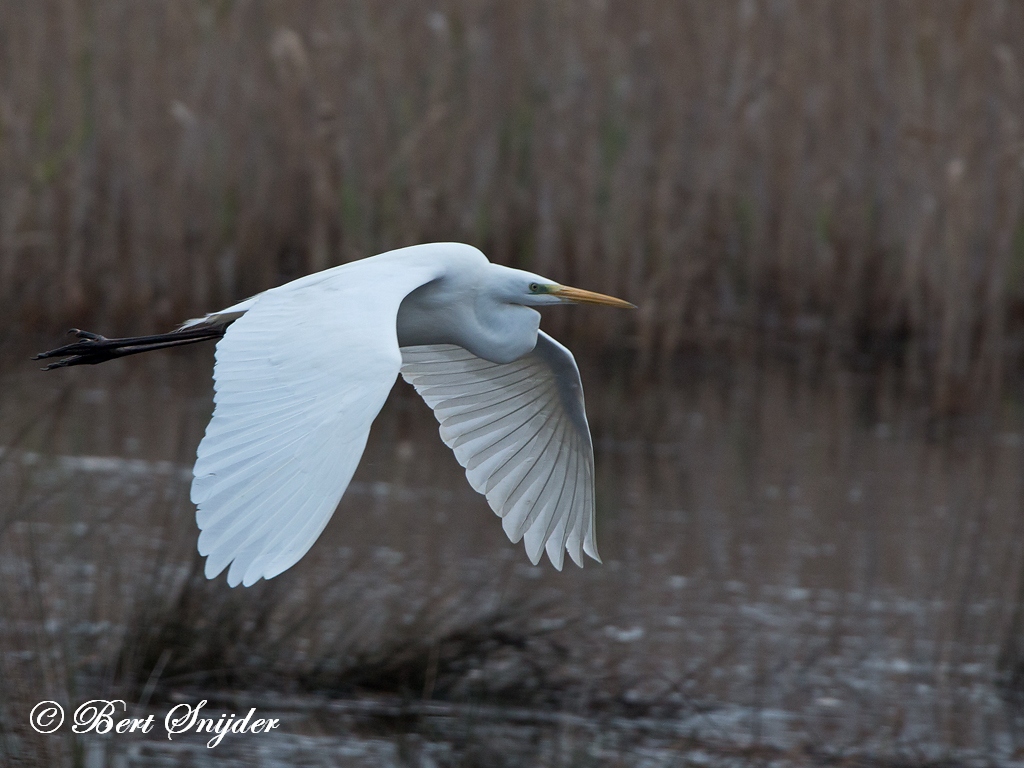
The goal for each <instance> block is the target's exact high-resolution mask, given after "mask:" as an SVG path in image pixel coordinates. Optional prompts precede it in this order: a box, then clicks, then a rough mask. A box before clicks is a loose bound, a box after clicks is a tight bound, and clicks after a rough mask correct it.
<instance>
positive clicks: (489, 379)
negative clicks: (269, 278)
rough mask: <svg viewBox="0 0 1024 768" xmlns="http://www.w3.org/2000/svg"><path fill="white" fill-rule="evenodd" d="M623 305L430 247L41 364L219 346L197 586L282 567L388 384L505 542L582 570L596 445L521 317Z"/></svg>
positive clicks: (563, 365) (324, 513)
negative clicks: (416, 403) (448, 452)
mask: <svg viewBox="0 0 1024 768" xmlns="http://www.w3.org/2000/svg"><path fill="white" fill-rule="evenodd" d="M566 303H569V304H581V303H582V304H603V305H606V306H611V307H632V306H633V305H632V304H630V303H629V302H626V301H623V300H621V299H616V298H612V297H611V296H604V295H602V294H599V293H591V292H590V291H584V290H580V289H578V288H569V287H566V286H562V285H559V284H557V283H555V282H552V281H551V280H548V279H547V278H544V277H541V276H539V275H534V274H531V273H529V272H524V271H521V270H518V269H510V268H508V267H503V266H499V265H497V264H492V263H490V262H489V261H488V260H487V257H486V256H484V255H483V254H482V253H481V252H480V251H478V250H477V249H476V248H473V247H471V246H468V245H462V244H460V243H432V244H426V245H416V246H412V247H409V248H401V249H398V250H395V251H390V252H388V253H383V254H380V255H379V256H372V257H370V258H367V259H362V260H360V261H354V262H351V263H349V264H343V265H341V266H338V267H334V268H332V269H327V270H324V271H323V272H318V273H316V274H313V275H309V276H307V277H303V278H300V279H298V280H294V281H292V282H290V283H287V284H285V285H282V286H279V287H277V288H272V289H270V290H268V291H265V292H263V293H261V294H258V295H257V296H254V297H252V298H250V299H247V300H246V301H243V302H241V303H240V304H235V305H234V306H231V307H228V308H227V309H224V310H221V311H220V312H213V313H211V314H209V315H207V316H206V317H203V318H199V319H196V320H190V321H189V322H187V323H185V325H183V326H182V327H181V328H179V329H178V330H177V331H174V332H172V333H167V334H161V335H157V336H140V337H134V338H128V339H107V338H104V337H102V336H99V335H97V334H92V333H87V332H85V331H74V332H75V333H77V334H78V336H79V338H80V339H81V341H78V342H75V343H73V344H69V345H67V346H64V347H61V348H60V349H55V350H51V351H49V352H44V353H42V354H41V355H38V356H37V358H36V359H39V358H49V357H60V356H63V355H67V356H68V357H65V358H64V359H61V360H59V361H58V362H55V363H52V364H51V365H50V366H49V368H57V367H64V366H69V365H79V364H84V363H99V362H103V361H104V360H109V359H112V358H114V357H121V356H124V355H130V354H136V353H138V352H145V351H149V350H152V349H160V348H163V347H169V346H178V345H182V344H190V343H193V342H196V341H203V340H205V339H211V338H219V339H220V340H219V341H218V342H217V351H216V364H215V366H214V369H213V378H214V390H215V392H216V394H215V395H214V403H215V408H214V412H213V418H212V419H211V421H210V423H209V425H208V426H207V428H206V435H205V436H204V437H203V439H202V442H200V444H199V449H198V452H197V454H198V457H197V460H196V463H195V468H194V470H193V480H192V492H191V498H192V501H193V503H195V504H196V506H197V507H198V510H197V512H196V521H197V522H198V524H199V528H200V529H201V531H202V533H201V534H200V536H199V552H200V554H202V555H205V556H206V558H207V559H206V576H207V577H208V578H214V577H215V576H217V575H218V574H219V573H221V571H223V570H224V568H225V567H227V566H228V565H230V569H229V570H228V577H227V579H228V584H230V585H231V586H232V587H234V586H236V585H238V584H239V583H241V584H244V585H245V586H249V585H251V584H253V583H255V582H256V581H257V580H259V579H260V578H267V579H269V578H272V577H273V576H276V575H277V574H279V573H281V572H282V571H284V570H286V569H288V568H290V567H291V566H292V565H294V564H295V563H296V562H297V561H298V560H299V559H300V558H301V557H302V556H303V555H304V554H305V553H306V552H307V551H308V550H309V548H310V547H311V546H312V545H313V542H315V541H316V539H317V537H319V535H320V533H321V531H323V529H324V526H325V525H326V524H327V521H328V519H329V518H330V517H331V515H332V514H333V512H334V509H335V507H337V505H338V502H339V501H340V499H341V496H342V494H343V493H344V492H345V488H346V487H347V486H348V484H349V481H350V480H351V479H352V474H353V473H354V472H355V469H356V465H357V464H358V463H359V458H360V456H361V455H362V453H363V448H364V447H365V445H366V439H367V436H368V434H369V431H370V424H371V423H372V422H373V420H374V418H375V417H376V416H377V413H378V412H379V411H380V409H381V406H383V404H384V400H385V399H386V398H387V395H388V392H389V391H390V390H391V387H392V385H393V383H394V381H395V378H396V377H397V375H398V374H399V373H401V375H402V377H403V378H404V379H405V380H406V381H407V382H409V383H410V384H412V386H413V387H415V389H416V391H417V392H419V394H420V395H421V396H422V397H423V399H424V400H425V401H426V402H427V405H429V406H430V407H431V409H433V412H434V415H435V416H436V417H437V420H438V421H439V422H440V432H441V439H442V440H443V441H444V442H445V443H446V444H447V445H448V447H449V448H451V449H452V450H453V451H454V452H455V457H456V458H457V459H458V461H459V463H460V464H461V465H462V466H463V467H465V469H466V477H467V478H468V479H469V483H470V485H472V486H473V488H474V489H475V490H476V491H478V492H480V493H482V494H484V495H485V496H486V497H487V502H488V504H490V506H491V509H493V510H494V511H495V512H496V513H497V514H498V515H499V516H500V517H501V518H502V526H503V528H504V530H505V533H506V534H507V535H508V537H509V539H511V541H512V542H513V543H517V542H518V541H519V540H520V539H525V544H526V552H527V555H528V556H529V558H530V560H531V562H533V563H534V564H535V565H536V564H537V563H538V562H539V561H540V558H541V554H542V552H544V551H545V550H546V551H547V554H548V558H549V559H550V560H551V562H552V564H553V565H554V566H555V568H557V569H559V570H561V568H562V562H563V557H564V553H565V552H566V551H568V552H569V556H570V557H571V558H572V559H573V561H574V562H575V563H576V564H577V565H580V566H582V565H583V553H586V554H587V555H589V556H590V557H591V558H593V559H595V560H598V561H599V560H600V557H599V555H598V552H597V543H596V541H595V536H594V451H593V445H592V443H591V439H590V430H589V428H588V426H587V417H586V413H585V411H584V404H583V388H582V385H581V383H580V375H579V370H578V368H577V367H576V361H575V360H574V359H573V356H572V353H571V352H569V350H568V349H566V348H565V347H563V346H562V345H561V344H559V343H558V342H557V341H555V340H554V339H553V338H551V337H550V336H548V335H547V334H546V333H544V332H543V331H541V330H540V313H538V312H537V311H536V310H535V309H533V307H540V306H547V305H552V304H566Z"/></svg>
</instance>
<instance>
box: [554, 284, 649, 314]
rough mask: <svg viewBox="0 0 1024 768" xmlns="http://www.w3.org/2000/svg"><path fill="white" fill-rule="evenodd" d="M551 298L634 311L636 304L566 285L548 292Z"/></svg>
mask: <svg viewBox="0 0 1024 768" xmlns="http://www.w3.org/2000/svg"><path fill="white" fill-rule="evenodd" d="M549 293H550V294H551V295H552V296H558V297H559V298H560V299H565V300H566V301H571V302H573V303H575V304H600V305H601V306H604V307H620V308H622V309H636V304H630V303H629V302H628V301H624V300H622V299H617V298H615V297H614V296H606V295H604V294H603V293H594V292H593V291H584V290H583V289H582V288H570V287H569V286H567V285H560V286H558V287H557V288H555V289H554V290H552V291H549Z"/></svg>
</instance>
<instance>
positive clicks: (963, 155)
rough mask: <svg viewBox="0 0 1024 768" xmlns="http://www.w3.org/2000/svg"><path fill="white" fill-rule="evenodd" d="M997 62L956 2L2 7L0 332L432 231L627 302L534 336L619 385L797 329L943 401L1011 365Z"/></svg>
mask: <svg viewBox="0 0 1024 768" xmlns="http://www.w3.org/2000/svg"><path fill="white" fill-rule="evenodd" d="M1022 59H1024V7H1022V6H1021V5H1020V4H1017V3H997V2H970V1H968V0H960V1H957V0H950V1H948V2H935V3H915V2H861V3H834V2H812V1H810V0H789V1H786V0H782V1H781V2H779V1H773V2H767V1H758V0H747V1H745V2H704V1H703V0H690V1H684V0H678V1H672V2H670V1H668V0H641V1H640V2H635V1H634V0H628V1H627V0H599V1H597V0H595V2H570V1H568V0H555V1H554V2H547V1H545V2H541V1H540V0H533V1H532V2H521V3H511V2H506V3H498V2H489V3H478V2H468V0H447V1H444V2H437V3H435V4H423V3H417V2H410V1H409V0H399V1H398V2H389V3H361V2H355V1H354V0H351V1H347V2H327V1H326V0H304V1H303V2H294V3H271V2H232V1H231V0H216V1H215V2H214V1H203V0H184V1H183V2H176V3H172V4H167V5H160V4H151V3H133V2H130V1H129V0H90V1H89V2H86V1H85V0H64V1H58V0H43V1H42V2H36V3H6V4H4V5H3V7H2V9H0V318H2V322H3V323H5V324H8V325H13V326H16V327H26V326H29V327H44V328H51V327H58V326H61V325H67V324H74V325H83V324H85V323H86V322H87V321H88V322H91V323H98V324H102V325H103V327H104V328H112V329H127V328H129V327H130V328H131V329H133V330H139V331H142V330H147V329H150V328H166V327H168V326H171V325H173V324H174V323H176V322H178V321H179V320H181V319H183V318H186V317H189V316H192V315H195V314H196V313H200V312H203V311H206V310H208V309H210V308H212V307H217V306H220V305H223V304H226V303H227V302H230V301H232V300H233V299H236V298H238V297H241V296H244V295H248V294H252V293H254V292H256V291H258V290H261V289H264V288H266V287H269V286H271V285H274V284H276V283H278V282H280V281H283V280H286V279H288V278H292V277H295V276H297V275H300V274H303V273H306V272H309V271H312V270H317V269H322V268H324V267H327V266H330V265H332V264H336V263H339V262H343V261H347V260H351V259H354V258H358V257H362V256H366V255H369V254H372V253H376V252H379V251H382V250H385V249H388V248H392V247H396V246H401V245H405V244H410V243H414V242H419V241H428V240H437V239H455V240H462V241H467V242H470V243H474V244H476V245H478V246H480V247H481V248H483V249H485V250H486V251H487V252H488V253H489V255H490V256H491V257H492V258H494V259H496V260H498V261H501V262H504V263H509V264H515V265H518V266H522V267H526V268H530V269H533V270H536V271H538V272H541V273H546V274H548V275H550V276H552V277H554V278H556V279H560V280H564V281H566V282H577V283H582V284H584V285H586V286H588V287H590V288H594V289H597V290H602V291H607V292H611V293H615V294H619V295H623V296H627V297H629V298H630V299H631V300H633V301H635V302H636V303H638V304H639V305H640V306H641V310H640V311H639V312H638V313H636V314H635V315H633V316H631V317H623V316H619V315H614V316H613V315H612V314H607V315H600V314H596V313H595V314H594V315H593V316H591V315H588V316H587V317H586V319H585V320H582V319H581V318H579V317H572V318H570V316H569V315H568V314H566V315H559V316H557V317H553V318H552V323H553V326H554V329H555V331H556V332H558V333H561V334H563V335H568V336H571V337H575V340H576V341H578V342H579V341H582V340H584V339H589V340H590V341H591V342H593V343H594V344H595V345H609V344H610V345H619V346H623V345H625V346H627V347H628V348H630V349H632V350H634V351H635V352H636V353H637V354H638V356H639V361H640V363H641V365H640V366H639V370H642V371H651V370H658V368H659V365H661V362H660V361H663V360H671V359H672V358H673V357H674V356H675V355H676V353H678V352H680V351H684V350H692V349H699V350H706V349H722V348H724V349H726V350H736V349H742V348H746V347H749V345H750V344H751V343H752V342H751V341H750V339H754V340H755V341H754V342H753V343H754V344H755V345H756V344H757V343H758V340H760V341H763V340H769V341H771V340H782V341H785V342H787V344H788V343H790V342H794V341H795V342H796V348H797V349H798V350H801V351H814V352H816V353H819V354H825V355H827V356H837V357H840V358H843V359H847V360H849V361H852V362H854V363H856V364H863V363H867V364H873V363H876V362H878V361H880V360H892V359H895V360H896V361H897V362H899V363H900V364H903V365H906V366H907V367H908V369H909V370H911V371H912V372H913V374H914V377H915V378H916V380H917V381H918V382H919V383H921V382H929V384H928V385H927V387H926V388H927V389H928V391H929V392H930V393H931V394H932V396H933V398H934V403H935V405H936V406H938V407H939V408H940V409H955V407H956V401H957V400H958V399H959V398H960V397H961V396H963V395H964V394H969V393H970V392H973V391H975V390H976V388H977V387H979V386H985V385H986V384H990V383H992V382H994V381H999V380H1000V379H1001V378H1002V377H1003V371H1004V369H1005V365H1006V364H1007V361H1009V362H1010V363H1011V364H1012V365H1017V364H1019V362H1020V359H1021V345H1020V343H1019V339H1020V334H1021V332H1024V322H1022V320H1024V228H1022V222H1024V218H1022V214H1024V210H1022V205H1024V200H1022V197H1024V172H1022V162H1024V157H1022V152H1024V143H1022V141H1024V98H1022V74H1024V73H1022ZM751 331H753V333H751ZM599 340H600V341H599ZM611 340H613V341H611Z"/></svg>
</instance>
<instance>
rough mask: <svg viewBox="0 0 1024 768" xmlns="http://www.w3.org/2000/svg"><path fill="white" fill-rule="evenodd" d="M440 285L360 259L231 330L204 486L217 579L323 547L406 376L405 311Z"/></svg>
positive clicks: (206, 447) (205, 540)
mask: <svg viewBox="0 0 1024 768" xmlns="http://www.w3.org/2000/svg"><path fill="white" fill-rule="evenodd" d="M331 273H335V274H333V275H332V274H331ZM433 277H434V275H433V274H431V273H430V272H429V271H428V270H426V269H416V268H413V267H403V268H402V269H396V268H395V266H394V265H393V264H390V263H388V262H383V263H381V262H379V261H378V262H377V263H374V262H372V261H367V262H354V263H352V264H348V265H344V266H343V267H338V268H337V269H336V270H331V271H330V272H327V273H322V275H321V276H320V277H319V279H318V280H316V281H315V282H312V281H306V282H305V283H301V284H300V283H293V284H289V285H285V286H282V287H281V288H278V289H274V290H271V291H267V292H266V293H264V294H261V295H260V296H258V297H256V299H255V300H253V301H252V302H251V305H250V306H247V307H246V310H247V311H245V313H244V314H242V315H241V317H239V318H238V319H237V320H235V322H234V323H233V324H232V325H230V326H229V327H228V329H227V332H226V333H225V335H224V338H223V339H221V340H220V341H219V342H218V344H217V355H216V360H217V362H216V366H215V367H214V373H213V376H214V381H215V384H214V389H215V390H216V395H215V397H214V402H215V403H216V407H215V409H214V412H213V419H212V420H211V421H210V424H209V426H208V427H207V428H206V436H205V437H204V438H203V440H202V442H201V443H200V444H199V451H198V459H197V461H196V464H195V469H194V470H193V474H194V479H193V481H192V501H193V502H194V503H195V504H196V505H197V506H198V507H199V509H198V511H197V512H196V520H197V522H198V523H199V527H200V528H201V529H202V534H201V535H200V536H199V552H200V554H202V555H205V556H206V557H207V560H206V575H207V577H208V578H213V577H215V576H216V575H217V574H219V573H220V572H221V571H222V570H224V568H225V567H226V566H227V565H228V564H229V563H230V564H231V568H230V570H229V571H228V583H229V584H230V585H231V586H236V585H237V584H239V583H242V584H245V585H246V586H249V585H250V584H253V583H254V582H256V581H257V580H258V579H260V578H268V579H269V578H271V577H272V576H276V575H277V574H279V573H281V572H282V571H284V570H286V569H287V568H290V567H291V566H292V565H294V564H295V563H296V561H298V560H299V558H301V557H302V556H303V555H304V554H305V553H306V552H307V551H308V550H309V548H310V547H311V546H312V545H313V542H314V541H316V539H317V537H318V536H319V535H320V533H321V531H323V529H324V526H325V525H327V521H328V520H329V519H330V517H331V515H332V514H333V513H334V509H335V507H336V506H337V505H338V501H339V500H340V499H341V496H342V494H343V493H344V492H345V488H347V487H348V484H349V481H350V480H351V479H352V474H353V473H354V472H355V469H356V465H357V464H358V463H359V458H360V457H361V456H362V453H363V448H364V447H365V445H366V438H367V435H368V434H369V430H370V424H371V423H372V422H373V420H374V418H375V417H376V416H377V413H378V412H379V411H380V409H381V406H382V405H383V404H384V401H385V399H386V398H387V395H388V392H389V391H390V390H391V387H392V386H393V385H394V382H395V379H396V377H397V375H398V371H399V367H400V365H401V360H402V357H401V353H400V352H399V349H398V339H397V335H396V330H395V318H396V317H397V314H398V307H399V304H400V303H401V301H402V299H403V298H405V296H406V295H408V293H409V292H411V291H412V290H414V289H415V288H416V287H418V286H419V285H422V284H423V283H425V282H427V281H429V280H431V279H433ZM369 286H372V288H373V290H368V287H369Z"/></svg>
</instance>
